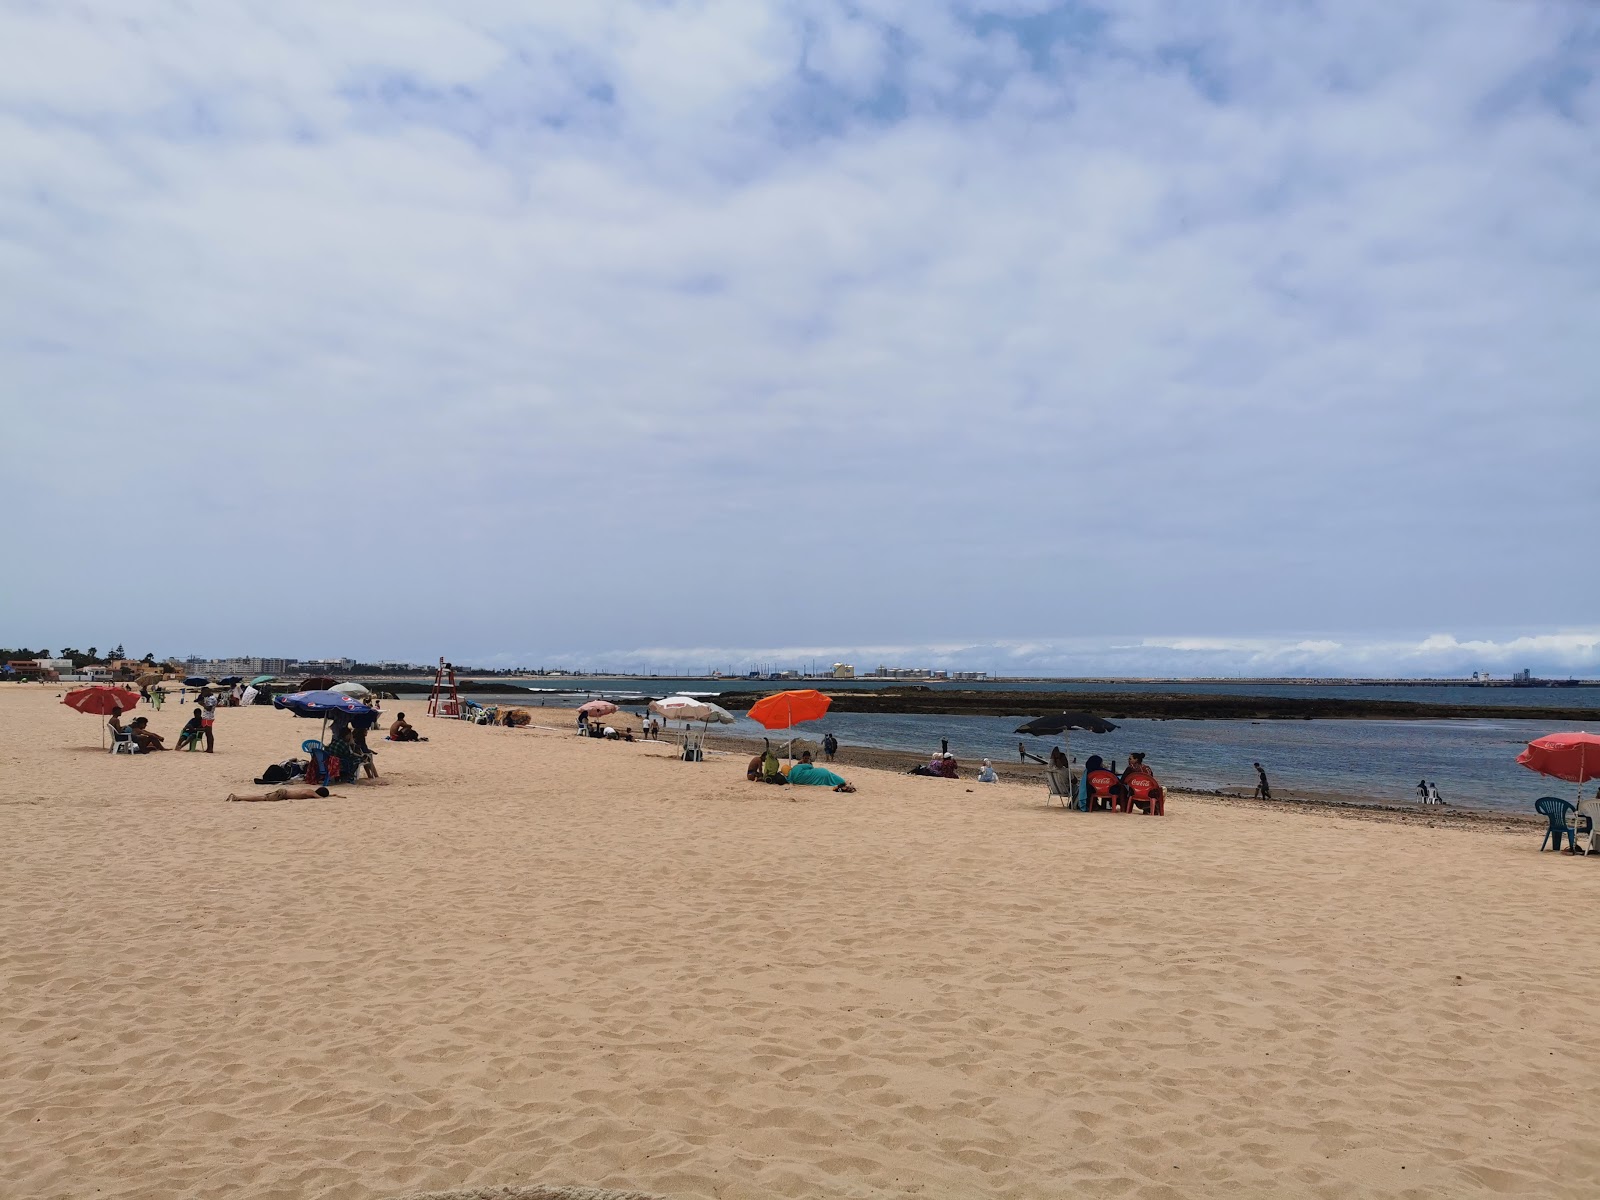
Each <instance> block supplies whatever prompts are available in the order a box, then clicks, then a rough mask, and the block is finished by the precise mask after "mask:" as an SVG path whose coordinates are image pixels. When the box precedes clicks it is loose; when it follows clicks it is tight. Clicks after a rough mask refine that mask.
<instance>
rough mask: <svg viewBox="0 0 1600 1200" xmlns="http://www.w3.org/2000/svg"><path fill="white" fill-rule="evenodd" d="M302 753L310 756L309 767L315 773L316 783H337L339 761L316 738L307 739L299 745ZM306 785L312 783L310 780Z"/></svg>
mask: <svg viewBox="0 0 1600 1200" xmlns="http://www.w3.org/2000/svg"><path fill="white" fill-rule="evenodd" d="M300 749H301V751H302V752H304V753H306V754H309V755H310V756H311V767H312V769H313V770H314V771H316V773H317V779H316V782H318V783H338V782H339V760H338V759H337V758H335V757H334V756H333V755H331V754H329V753H328V748H327V747H326V746H324V745H323V744H322V743H321V742H319V741H317V739H316V738H308V739H307V740H306V741H303V742H301V743H300ZM306 782H307V783H310V782H312V781H311V780H310V779H307V780H306Z"/></svg>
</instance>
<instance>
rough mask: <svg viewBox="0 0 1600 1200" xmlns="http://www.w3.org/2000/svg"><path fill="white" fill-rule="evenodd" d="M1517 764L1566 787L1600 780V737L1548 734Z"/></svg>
mask: <svg viewBox="0 0 1600 1200" xmlns="http://www.w3.org/2000/svg"><path fill="white" fill-rule="evenodd" d="M1517 761H1518V762H1519V763H1521V764H1522V765H1523V766H1525V767H1527V768H1528V770H1530V771H1537V772H1539V774H1541V775H1549V776H1550V777H1551V778H1552V779H1565V780H1566V781H1567V782H1568V783H1577V784H1583V783H1587V782H1588V781H1589V780H1591V779H1600V734H1595V733H1547V734H1545V736H1544V737H1542V738H1535V739H1534V740H1533V741H1531V742H1529V743H1528V748H1527V749H1526V750H1524V751H1523V752H1522V753H1521V754H1519V755H1517Z"/></svg>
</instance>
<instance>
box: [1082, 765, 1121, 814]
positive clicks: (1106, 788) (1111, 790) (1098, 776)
mask: <svg viewBox="0 0 1600 1200" xmlns="http://www.w3.org/2000/svg"><path fill="white" fill-rule="evenodd" d="M1119 799H1120V792H1119V790H1118V780H1117V777H1116V776H1115V775H1113V774H1112V773H1111V772H1110V771H1090V772H1089V804H1090V806H1091V807H1093V806H1095V805H1100V806H1102V807H1105V808H1109V809H1111V810H1112V811H1113V812H1115V811H1117V809H1118V807H1119Z"/></svg>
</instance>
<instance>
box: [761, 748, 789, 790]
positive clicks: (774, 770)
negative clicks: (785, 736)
mask: <svg viewBox="0 0 1600 1200" xmlns="http://www.w3.org/2000/svg"><path fill="white" fill-rule="evenodd" d="M761 782H762V783H777V784H784V783H788V782H789V781H788V779H786V778H785V777H784V774H783V764H782V763H780V762H779V761H778V755H777V753H776V752H774V751H773V750H772V749H771V747H768V749H767V752H766V753H765V754H763V755H762V756H761Z"/></svg>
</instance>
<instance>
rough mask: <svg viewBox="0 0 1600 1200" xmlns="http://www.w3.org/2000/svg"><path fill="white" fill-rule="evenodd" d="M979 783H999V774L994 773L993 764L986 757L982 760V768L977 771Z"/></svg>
mask: <svg viewBox="0 0 1600 1200" xmlns="http://www.w3.org/2000/svg"><path fill="white" fill-rule="evenodd" d="M978 782H979V783H999V782H1000V776H998V775H996V774H995V770H994V764H993V763H992V762H990V761H989V760H988V759H987V758H986V759H984V760H983V770H981V771H979V772H978Z"/></svg>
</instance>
